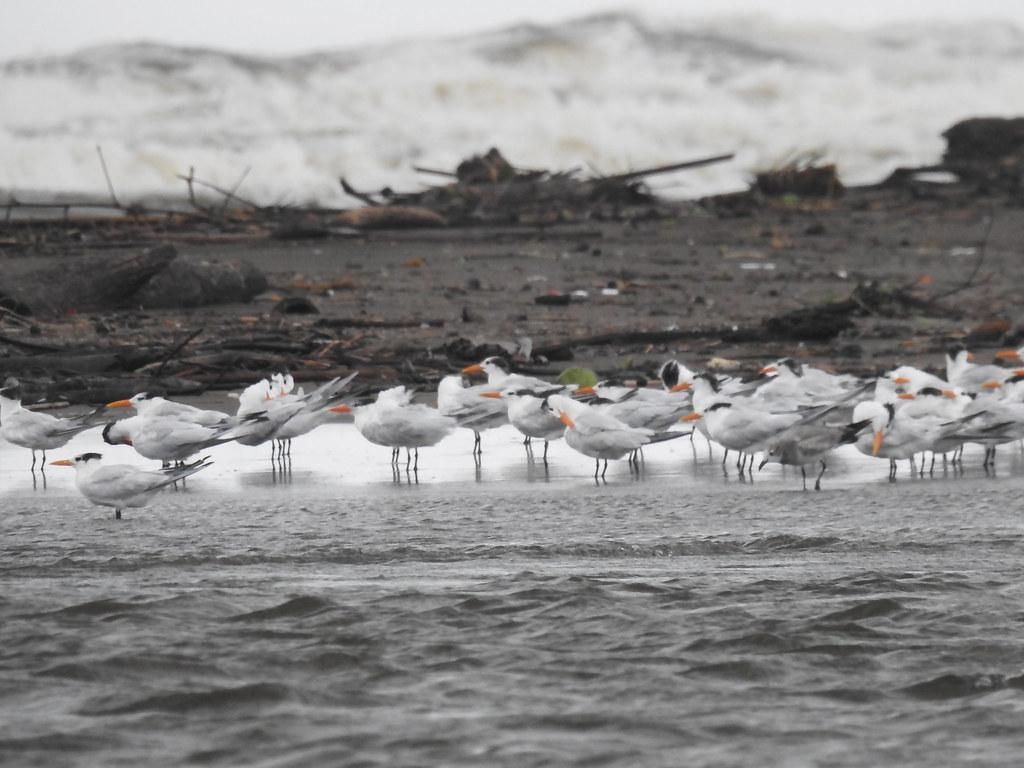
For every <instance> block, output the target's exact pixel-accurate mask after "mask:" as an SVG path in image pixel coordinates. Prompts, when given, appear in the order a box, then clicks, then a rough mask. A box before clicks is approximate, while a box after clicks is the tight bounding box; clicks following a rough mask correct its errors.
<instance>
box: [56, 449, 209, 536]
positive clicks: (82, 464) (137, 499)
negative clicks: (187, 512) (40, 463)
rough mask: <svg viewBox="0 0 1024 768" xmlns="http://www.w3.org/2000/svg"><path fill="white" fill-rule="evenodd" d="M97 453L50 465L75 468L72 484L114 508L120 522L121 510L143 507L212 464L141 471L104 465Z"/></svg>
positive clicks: (94, 500)
mask: <svg viewBox="0 0 1024 768" xmlns="http://www.w3.org/2000/svg"><path fill="white" fill-rule="evenodd" d="M102 459H103V456H102V455H101V454H99V453H83V454H81V455H79V456H75V458H74V459H73V460H72V459H60V460H58V461H51V462H50V463H51V464H54V465H57V466H64V467H74V468H75V485H76V486H78V490H79V491H81V493H82V495H83V496H85V498H87V499H88V500H89V501H91V502H92V503H93V504H98V505H100V506H104V507H113V508H114V518H115V519H116V520H120V519H121V510H122V509H126V508H132V507H144V506H146V504H148V503H149V500H150V498H152V496H153V495H154V494H155V493H156V492H157V491H159V490H160V489H161V488H163V487H164V486H166V485H171V484H172V483H176V482H177V481H178V480H184V479H185V478H186V477H188V476H189V475H194V474H195V473H196V472H198V471H199V470H201V469H206V467H208V466H210V464H212V463H213V462H211V461H209V460H208V459H207V458H205V457H204V458H202V459H199V460H198V461H195V462H193V463H191V464H188V465H186V466H184V467H173V468H170V469H162V470H155V471H150V470H144V469H139V468H138V467H132V466H129V465H127V464H112V465H109V466H103V461H102Z"/></svg>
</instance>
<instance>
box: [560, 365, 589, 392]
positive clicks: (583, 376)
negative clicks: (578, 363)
mask: <svg viewBox="0 0 1024 768" xmlns="http://www.w3.org/2000/svg"><path fill="white" fill-rule="evenodd" d="M558 383H559V384H575V385H576V386H577V387H592V386H594V385H595V384H597V374H596V373H594V372H593V371H592V370H590V369H589V368H566V369H565V370H564V371H562V373H561V374H559V376H558Z"/></svg>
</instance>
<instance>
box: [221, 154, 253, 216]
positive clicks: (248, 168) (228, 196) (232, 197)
mask: <svg viewBox="0 0 1024 768" xmlns="http://www.w3.org/2000/svg"><path fill="white" fill-rule="evenodd" d="M251 170H252V166H251V165H247V166H246V167H245V170H244V171H242V175H241V176H239V177H238V181H236V182H235V185H234V186H233V187H232V188H231V190H230V191H229V192H228V193H227V194H226V195H225V196H224V204H223V205H221V207H220V212H221V213H224V212H225V211H226V210H227V209H228V204H229V203H230V202H231V201H232V200H238V198H237V197H236V196H235V192H237V191H238V188H239V187H240V186H242V182H243V181H245V177H246V176H248V175H249V171H251Z"/></svg>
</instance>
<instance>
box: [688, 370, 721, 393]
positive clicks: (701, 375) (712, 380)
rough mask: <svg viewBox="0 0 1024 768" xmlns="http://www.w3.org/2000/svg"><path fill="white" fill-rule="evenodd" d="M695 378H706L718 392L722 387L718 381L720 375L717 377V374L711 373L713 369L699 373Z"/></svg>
mask: <svg viewBox="0 0 1024 768" xmlns="http://www.w3.org/2000/svg"><path fill="white" fill-rule="evenodd" d="M694 378H695V379H704V380H705V381H706V382H707V383H708V384H710V385H711V388H712V389H713V390H715V392H718V390H719V388H720V385H719V383H718V377H716V376H715V374H713V373H711V371H704V372H703V373H698V374H697V375H696V376H694Z"/></svg>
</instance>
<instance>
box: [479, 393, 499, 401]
mask: <svg viewBox="0 0 1024 768" xmlns="http://www.w3.org/2000/svg"><path fill="white" fill-rule="evenodd" d="M480 397H490V398H493V399H494V400H501V392H481V393H480Z"/></svg>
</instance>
